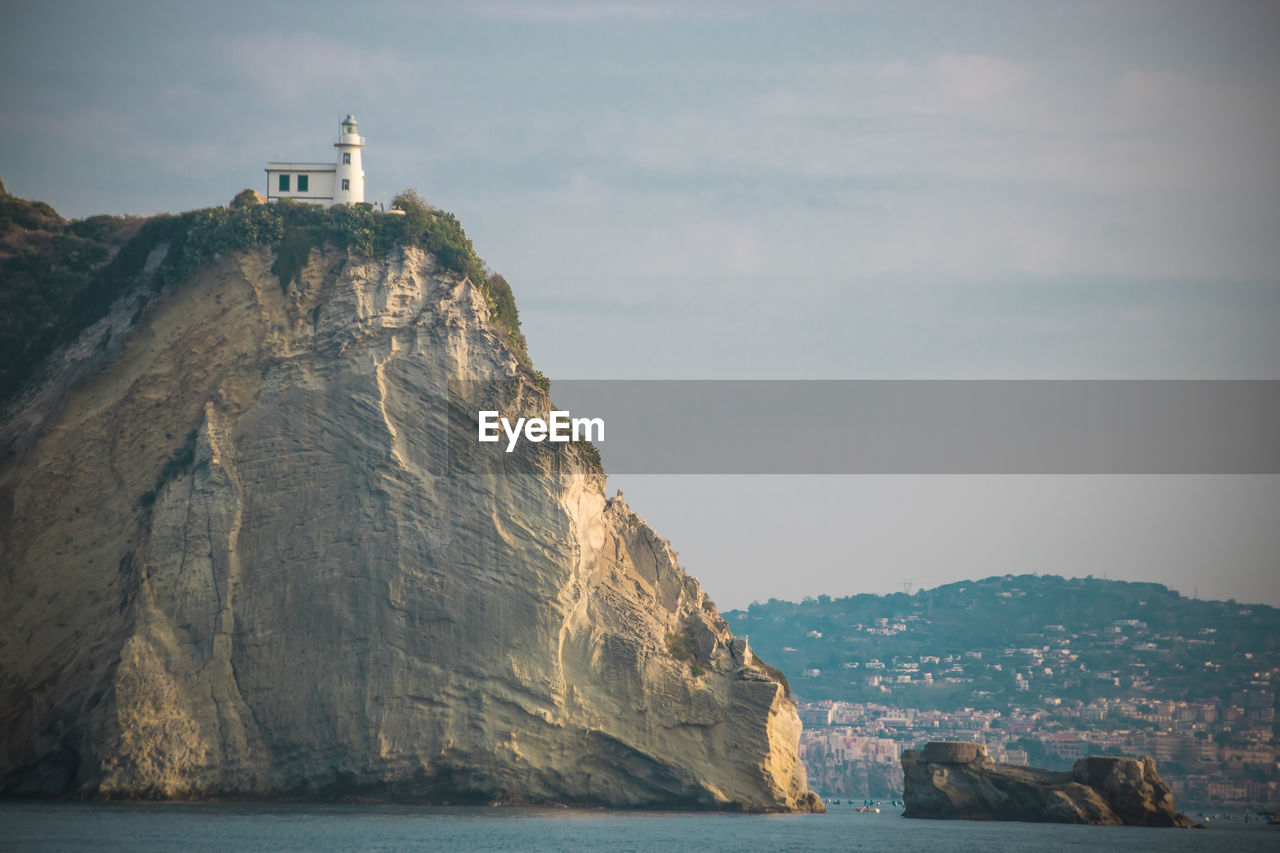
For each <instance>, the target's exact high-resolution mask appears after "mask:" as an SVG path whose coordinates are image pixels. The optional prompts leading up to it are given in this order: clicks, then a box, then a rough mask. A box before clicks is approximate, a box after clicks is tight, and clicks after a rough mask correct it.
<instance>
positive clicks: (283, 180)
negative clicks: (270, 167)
mask: <svg viewBox="0 0 1280 853" xmlns="http://www.w3.org/2000/svg"><path fill="white" fill-rule="evenodd" d="M288 191H289V176H288V175H281V176H280V192H282V193H287V192H288Z"/></svg>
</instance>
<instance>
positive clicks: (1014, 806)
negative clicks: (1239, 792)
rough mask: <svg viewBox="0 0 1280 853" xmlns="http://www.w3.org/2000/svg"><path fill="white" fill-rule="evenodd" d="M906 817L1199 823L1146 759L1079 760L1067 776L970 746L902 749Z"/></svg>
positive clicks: (944, 745)
mask: <svg viewBox="0 0 1280 853" xmlns="http://www.w3.org/2000/svg"><path fill="white" fill-rule="evenodd" d="M902 771H903V775H904V777H905V781H904V791H903V800H904V801H905V803H906V811H905V812H904V813H903V816H904V817H917V818H951V819H958V820H1025V821H1039V822H1046V823H1088V824H1110V825H1120V824H1125V825H1134V826H1166V827H1169V826H1178V827H1187V826H1195V825H1196V824H1195V823H1194V822H1193V821H1192V820H1191V819H1190V818H1188V817H1186V815H1183V814H1180V813H1179V812H1178V811H1177V809H1176V808H1175V806H1174V802H1173V794H1172V793H1171V792H1170V791H1169V787H1168V786H1167V785H1165V783H1164V782H1163V781H1162V780H1161V779H1160V776H1159V774H1157V773H1156V763H1155V762H1154V761H1152V760H1151V759H1150V758H1143V759H1138V758H1118V757H1110V756H1095V757H1091V758H1082V759H1080V760H1079V761H1077V762H1076V765H1075V767H1074V768H1072V770H1071V771H1070V772H1056V771H1052V770H1042V769H1040V768H1036V767H1019V766H1016V765H1012V764H997V763H996V762H994V761H992V760H991V758H990V757H989V756H988V755H987V751H986V748H985V747H984V746H982V745H981V744H974V743H950V742H934V743H929V744H926V745H925V748H924V749H923V750H911V749H909V750H904V751H903V753H902Z"/></svg>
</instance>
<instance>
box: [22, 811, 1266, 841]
mask: <svg viewBox="0 0 1280 853" xmlns="http://www.w3.org/2000/svg"><path fill="white" fill-rule="evenodd" d="M0 849H5V850H129V851H159V850H164V851H169V850H176V851H181V853H195V852H196V851H204V850H218V851H223V850H245V849H250V850H297V851H308V853H314V851H318V850H531V851H539V850H547V851H561V850H605V851H609V853H626V851H649V850H654V851H659V853H674V851H686V850H688V851H697V853H712V851H741V850H768V851H773V853H778V851H803V850H820V851H835V850H945V851H949V853H951V851H954V853H964V851H974V853H977V851H983V853H986V851H1003V850H1017V851H1023V850H1025V851H1068V850H1071V851H1147V850H1173V851H1178V850H1188V851H1190V850H1222V851H1232V853H1246V851H1255V850H1256V851H1270V853H1276V851H1280V827H1268V826H1265V825H1262V824H1257V823H1251V824H1247V825H1246V824H1242V823H1240V822H1239V820H1238V819H1237V820H1235V821H1230V822H1226V821H1224V822H1222V823H1220V824H1218V825H1216V826H1214V827H1213V828H1211V829H1206V830H1173V829H1138V828H1134V827H1104V826H1056V825H1049V824H1033V823H970V822H964V821H928V820H905V819H903V818H902V817H901V814H900V812H899V811H898V810H897V809H893V808H885V809H883V810H882V811H881V813H880V814H878V815H877V814H858V813H857V812H855V811H854V810H853V809H852V808H851V807H847V806H840V807H836V806H833V807H832V810H831V812H830V813H828V814H826V815H720V814H677V813H669V812H664V813H653V812H606V811H580V810H573V809H525V808H484V807H468V808H450V807H430V808H425V807H413V806H363V805H302V804H286V805H278V804H272V805H261V804H227V803H217V804H171V803H170V804H137V803H14V802H9V803H0Z"/></svg>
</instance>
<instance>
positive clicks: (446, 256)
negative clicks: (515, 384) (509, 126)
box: [0, 185, 533, 402]
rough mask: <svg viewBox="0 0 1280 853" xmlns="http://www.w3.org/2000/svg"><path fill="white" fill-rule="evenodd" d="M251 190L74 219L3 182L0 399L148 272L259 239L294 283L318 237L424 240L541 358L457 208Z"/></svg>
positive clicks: (169, 278)
mask: <svg viewBox="0 0 1280 853" xmlns="http://www.w3.org/2000/svg"><path fill="white" fill-rule="evenodd" d="M246 193H247V194H246ZM255 196H256V194H254V193H252V191H246V192H242V193H240V194H238V195H237V196H236V198H235V199H234V200H233V203H232V204H231V205H230V206H229V207H211V208H204V209H201V210H193V211H188V212H186V213H181V214H176V215H170V214H162V215H159V216H154V217H150V218H147V219H143V218H136V217H134V218H125V217H115V216H94V217H90V218H88V219H83V220H76V221H68V220H66V219H63V218H62V217H61V216H59V215H58V213H57V211H55V210H54V209H53V208H52V207H50V206H49V205H48V204H45V203H44V202H37V201H28V200H26V199H20V198H17V197H16V196H12V195H9V194H8V193H7V192H5V191H4V190H3V188H2V185H0V402H5V401H8V400H9V399H11V398H12V397H13V396H15V395H16V394H17V393H18V392H19V391H20V390H21V389H22V387H23V386H24V385H25V384H26V382H27V381H28V380H29V379H30V378H31V377H32V375H34V373H35V371H36V369H37V367H38V366H39V365H40V363H41V362H42V361H43V360H44V359H45V358H47V357H48V356H49V354H50V353H52V352H53V350H54V349H56V348H57V347H58V346H60V345H62V344H65V343H67V342H69V341H71V340H74V339H75V338H76V336H78V335H79V334H80V333H81V332H83V331H84V330H85V329H86V328H88V327H89V326H90V325H92V324H93V323H94V322H96V321H97V320H99V319H101V318H102V317H104V316H105V315H106V314H107V312H108V310H109V309H110V307H111V305H112V303H113V302H114V301H115V300H116V299H117V298H119V297H120V296H121V295H122V294H123V293H124V292H125V291H126V290H128V289H129V288H131V287H133V286H135V285H136V284H139V283H143V282H144V280H145V282H146V284H147V292H146V294H145V295H146V296H154V295H156V294H158V293H160V292H161V291H162V290H164V289H165V288H166V287H168V286H171V285H174V284H177V283H180V282H182V281H185V280H187V279H188V278H189V277H190V276H191V275H192V274H193V273H194V272H195V270H196V269H197V268H199V267H200V266H202V265H204V264H208V263H212V262H214V261H216V260H218V259H219V258H220V257H222V256H223V255H225V254H228V253H231V252H234V251H239V250H243V249H250V248H254V247H257V246H269V247H271V248H272V249H274V250H275V251H276V253H277V259H276V263H275V265H274V266H273V268H272V272H273V273H274V274H275V275H276V276H277V277H278V278H279V279H280V284H281V287H282V288H284V289H285V290H286V291H287V289H288V287H289V285H290V283H291V282H294V281H299V280H300V276H301V271H302V268H303V267H304V266H305V264H306V261H307V258H308V257H309V255H310V253H311V249H312V248H320V247H324V246H326V245H330V246H335V247H338V248H343V249H346V250H348V251H350V252H352V253H354V254H359V255H364V256H369V257H376V256H380V255H384V254H386V253H387V252H389V251H391V249H392V248H393V247H394V246H397V245H412V246H419V247H421V248H423V249H425V250H426V251H428V252H430V253H431V254H432V255H433V256H434V257H435V259H436V262H437V264H439V266H440V267H441V268H442V269H443V270H446V271H448V272H451V273H453V274H455V275H458V276H460V277H464V278H467V279H469V280H470V281H471V283H472V284H473V285H475V286H476V287H478V288H479V289H480V290H481V292H482V293H484V294H485V298H486V299H487V300H488V301H489V304H490V307H491V308H492V309H493V315H494V318H495V319H496V321H497V322H498V323H499V324H500V325H501V326H502V328H503V329H504V330H505V332H506V342H507V345H508V346H509V347H510V348H511V350H512V352H514V353H515V355H516V357H517V359H518V360H519V361H520V362H521V363H522V364H523V365H524V366H525V367H526V368H528V369H530V370H532V369H533V365H532V362H531V361H530V359H529V355H528V351H527V349H526V346H525V339H524V335H522V334H521V332H520V315H519V312H518V311H517V309H516V305H515V298H514V296H513V295H512V292H511V286H510V284H508V283H507V280H506V279H505V278H503V277H502V276H500V275H497V274H490V273H489V272H487V271H486V270H485V268H484V263H483V262H482V261H481V260H480V258H479V256H477V255H476V252H475V249H474V247H473V246H472V245H471V241H470V240H469V239H468V238H467V235H466V232H465V231H463V229H462V225H461V223H460V222H459V221H458V219H457V217H455V216H454V215H453V214H451V213H448V212H446V211H441V210H437V209H435V208H433V207H431V206H430V205H428V204H427V203H426V202H425V201H423V199H422V198H421V196H419V195H418V193H417V192H416V191H414V190H407V191H405V192H403V193H401V194H399V195H398V196H396V198H395V200H394V201H393V203H392V205H393V207H395V208H398V209H400V210H403V211H404V215H403V216H398V215H388V214H384V213H378V212H375V211H374V209H373V205H371V204H367V203H362V204H356V205H349V206H348V205H338V206H335V207H332V208H328V209H325V208H321V207H318V206H314V205H306V204H298V203H296V202H292V201H288V200H284V201H279V202H277V203H275V204H261V203H258V201H257V199H256V198H255ZM148 261H150V266H148ZM144 269H146V270H147V271H148V272H150V275H149V276H145V277H144V276H143V275H142V273H143V272H144Z"/></svg>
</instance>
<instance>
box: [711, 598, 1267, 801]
mask: <svg viewBox="0 0 1280 853" xmlns="http://www.w3.org/2000/svg"><path fill="white" fill-rule="evenodd" d="M975 614H986V618H983V619H978V618H975ZM731 619H732V620H733V624H734V627H735V629H736V630H740V631H742V632H743V633H748V634H749V635H750V637H751V643H752V647H753V649H754V650H755V651H756V653H758V654H760V655H762V656H764V657H765V658H766V659H770V660H771V662H772V661H773V660H776V661H777V664H778V666H779V668H780V669H782V671H783V672H785V673H787V674H788V676H789V678H790V679H791V684H792V688H793V690H794V692H795V695H796V697H797V702H798V706H799V710H800V715H801V719H802V721H803V722H804V727H805V728H804V733H803V735H802V738H801V755H802V758H803V760H804V763H805V766H806V769H807V772H808V778H809V782H810V785H812V786H813V787H814V789H815V790H817V791H819V792H821V793H822V794H824V795H825V796H828V797H840V798H856V799H859V800H860V799H865V798H890V797H893V796H896V795H900V792H901V786H902V771H901V767H900V764H899V760H900V757H901V752H902V750H904V749H911V748H917V747H919V746H921V745H923V744H924V743H925V742H927V741H931V740H962V741H974V742H979V743H983V744H985V745H986V747H987V750H988V752H989V754H990V755H991V756H992V757H993V758H994V759H995V760H996V761H999V762H1004V763H1010V764H1029V765H1031V766H1039V767H1046V768H1050V769H1069V768H1070V767H1071V765H1072V764H1073V763H1074V762H1075V761H1076V760H1077V759H1078V758H1081V757H1083V756H1088V755H1130V756H1143V755H1148V756H1151V757H1153V758H1155V759H1156V761H1157V763H1158V766H1159V769H1160V773H1161V775H1162V777H1163V778H1164V779H1165V780H1166V781H1167V782H1168V783H1169V784H1170V787H1171V788H1172V789H1173V792H1174V795H1175V796H1176V797H1178V798H1179V802H1182V801H1186V802H1187V803H1190V804H1200V805H1205V806H1211V805H1238V806H1250V807H1255V806H1256V807H1258V808H1260V809H1275V808H1276V806H1278V805H1280V764H1278V763H1277V758H1278V755H1277V753H1278V751H1280V749H1278V747H1280V741H1278V740H1277V730H1278V726H1277V718H1276V685H1277V683H1280V656H1278V655H1277V650H1276V643H1277V638H1280V632H1277V630H1276V623H1277V612H1276V611H1275V610H1274V609H1273V608H1270V607H1263V606H1249V605H1240V604H1236V603H1235V602H1214V601H1201V600H1196V599H1188V598H1184V597H1181V596H1179V595H1178V594H1177V593H1174V592H1172V591H1170V590H1167V589H1165V588H1164V587H1159V586H1158V585H1154V584H1125V583H1120V582H1116V581H1105V580H1100V579H1073V580H1063V579H1061V578H1030V577H1026V576H1023V577H1016V578H1015V577H1012V576H1005V577H999V578H989V579H986V580H983V581H978V582H970V583H967V584H955V585H951V586H949V587H940V588H938V589H936V590H926V591H922V592H918V593H917V594H916V595H914V596H907V595H893V596H856V597H853V598H849V599H834V600H833V599H828V598H826V597H825V596H824V597H821V598H820V599H816V600H813V599H811V600H809V601H806V602H801V603H799V604H790V603H783V602H769V603H768V604H761V605H753V607H752V608H751V609H750V610H748V611H746V612H737V613H735V614H732V615H731Z"/></svg>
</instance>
